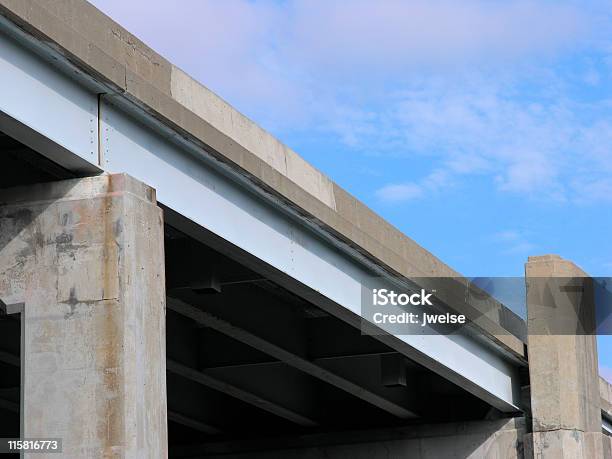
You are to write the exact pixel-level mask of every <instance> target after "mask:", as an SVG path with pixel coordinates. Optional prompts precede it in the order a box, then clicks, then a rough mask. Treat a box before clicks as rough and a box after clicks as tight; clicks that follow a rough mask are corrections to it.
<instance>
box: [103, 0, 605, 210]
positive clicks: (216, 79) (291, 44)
mask: <svg viewBox="0 0 612 459" xmlns="http://www.w3.org/2000/svg"><path fill="white" fill-rule="evenodd" d="M94 3H95V4H97V5H98V6H99V7H102V8H103V9H104V10H106V11H108V12H111V14H112V15H113V16H114V17H115V18H118V19H119V22H121V23H123V24H124V25H125V26H126V27H127V28H128V29H130V30H132V31H134V32H135V33H136V34H137V35H138V36H140V37H141V38H143V39H144V41H145V42H147V43H149V44H151V45H152V47H153V48H155V49H157V50H159V51H160V52H161V53H162V54H164V55H166V56H167V57H168V58H169V59H170V60H172V61H173V62H175V63H177V64H178V65H179V66H181V67H183V68H184V70H186V71H187V72H188V73H190V74H192V75H193V76H194V77H195V78H196V79H198V80H200V81H201V82H203V83H204V84H206V85H208V86H209V87H211V89H213V90H214V91H216V92H218V93H219V94H220V95H221V96H223V97H225V98H227V99H228V100H229V101H230V102H231V103H234V104H235V105H236V106H237V108H239V109H240V110H242V111H244V112H246V114H247V115H249V116H251V117H253V118H254V119H256V120H257V121H258V122H260V123H262V124H263V125H264V126H266V127H268V128H271V129H273V130H274V131H275V132H277V133H286V132H289V131H301V132H308V133H316V134H321V133H323V134H327V135H329V134H331V135H333V136H336V137H337V138H338V139H340V140H341V141H342V142H343V143H344V144H345V145H347V146H348V147H350V148H352V149H353V150H355V151H361V152H364V153H365V152H372V151H373V152H374V153H376V154H379V155H394V156H403V155H411V156H415V155H427V156H428V159H429V161H430V162H431V164H432V166H431V167H432V170H431V172H430V173H429V174H426V175H425V176H424V177H422V178H420V179H419V178H411V181H409V182H408V183H395V184H389V185H387V186H385V187H383V188H381V189H379V190H378V192H377V196H378V197H379V198H380V199H382V200H386V201H394V202H399V201H405V200H409V199H417V198H423V197H425V196H427V195H429V194H432V193H433V194H435V193H441V192H444V191H445V190H448V189H449V187H454V186H457V184H458V183H459V182H460V181H461V179H462V178H466V177H469V176H471V175H475V174H482V175H485V176H487V177H488V178H490V180H491V183H492V184H493V185H495V186H496V187H497V189H498V190H499V191H500V192H505V193H514V194H519V195H527V196H530V197H533V198H536V199H552V200H554V201H556V202H568V201H575V202H581V203H587V202H592V201H599V200H610V199H612V198H611V196H612V193H611V192H610V191H611V190H612V180H610V179H609V178H608V177H607V176H606V175H605V173H606V172H608V173H609V172H612V123H610V122H609V121H608V120H609V119H610V116H611V115H612V101H610V100H604V99H598V100H595V101H594V102H592V101H591V102H588V103H584V102H583V101H581V100H577V99H575V98H574V99H572V97H570V96H572V92H575V89H576V88H571V87H568V85H569V84H576V83H575V82H574V83H572V82H571V81H570V80H571V79H572V78H574V79H575V80H576V81H578V82H579V83H580V84H589V85H591V86H598V87H604V86H605V83H606V81H607V80H606V78H607V77H606V73H605V72H604V71H603V70H601V69H600V68H599V67H597V65H596V62H595V61H592V60H591V61H589V63H588V65H586V68H585V70H584V71H581V72H580V73H579V74H577V75H575V76H572V75H569V76H568V75H566V74H561V73H560V71H556V70H555V69H554V65H553V64H554V62H555V57H556V56H557V55H558V54H559V53H562V52H566V51H568V50H569V51H572V50H576V49H578V48H579V47H580V46H587V45H589V46H590V45H591V44H592V43H591V42H592V41H593V40H594V39H593V36H592V35H593V34H594V33H595V32H591V31H593V30H606V29H607V27H604V25H606V24H607V22H606V21H607V19H605V18H603V19H602V17H603V16H605V15H602V17H596V18H595V19H594V17H593V15H592V14H589V13H588V8H587V7H586V6H585V5H584V4H582V3H578V2H573V1H568V2H548V1H529V0H517V1H508V2H497V1H496V2H491V1H485V0H482V1H477V0H468V1H465V2H456V1H454V0H427V1H426V0H414V1H410V2H406V1H402V0H380V1H377V2H372V1H369V0H352V1H343V0H325V1H323V0H288V1H283V2H276V1H271V0H260V1H247V0H228V1H224V2H219V1H214V0H183V1H182V2H180V7H179V6H178V5H177V3H175V2H145V1H144V0H132V1H129V2H126V1H123V0H94ZM595 23H596V24H597V25H598V27H594V26H593V24H595ZM597 39H598V40H600V42H598V45H597V46H600V47H601V48H605V47H606V46H607V47H608V48H610V50H612V47H611V46H610V40H609V39H607V37H603V38H601V37H597ZM609 54H611V55H612V51H610V52H609ZM611 62H612V59H611ZM572 81H573V80H572ZM585 82H587V83H585ZM393 196H395V197H393Z"/></svg>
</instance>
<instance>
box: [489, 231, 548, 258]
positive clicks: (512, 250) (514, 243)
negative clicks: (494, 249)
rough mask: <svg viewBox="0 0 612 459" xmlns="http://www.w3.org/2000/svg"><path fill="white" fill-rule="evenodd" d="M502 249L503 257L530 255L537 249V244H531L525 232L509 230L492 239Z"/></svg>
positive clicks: (496, 234) (495, 235)
mask: <svg viewBox="0 0 612 459" xmlns="http://www.w3.org/2000/svg"><path fill="white" fill-rule="evenodd" d="M491 239H492V241H493V242H495V243H497V244H499V245H500V247H501V253H502V254H503V255H523V256H524V255H528V254H529V253H530V252H532V251H533V250H534V249H536V248H537V245H536V244H533V243H532V242H529V241H528V240H527V237H526V235H525V233H524V232H523V231H518V230H514V229H508V230H504V231H500V232H498V233H495V234H494V235H493V237H492V238H491Z"/></svg>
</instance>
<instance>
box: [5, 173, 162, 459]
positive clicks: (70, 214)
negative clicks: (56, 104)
mask: <svg viewBox="0 0 612 459" xmlns="http://www.w3.org/2000/svg"><path fill="white" fill-rule="evenodd" d="M0 298H2V300H4V302H5V303H7V304H8V303H18V302H24V303H25V306H24V310H25V311H24V314H23V315H22V319H23V327H22V330H23V332H22V368H23V371H22V374H23V380H22V390H23V391H22V393H23V397H22V419H23V421H22V436H24V437H29V438H31V437H47V438H48V437H60V438H62V439H63V451H64V457H71V458H100V457H125V458H128V457H129V458H153V457H155V458H158V457H166V456H167V427H166V423H167V420H166V374H165V369H166V366H165V282H164V253H163V222H162V213H161V209H160V208H158V207H157V205H156V200H155V192H154V190H153V189H151V188H149V187H148V186H146V185H144V184H142V183H140V182H137V181H136V180H134V179H133V178H131V177H129V176H127V175H104V176H98V177H91V178H84V179H76V180H67V181H62V182H55V183H46V184H38V185H34V186H28V187H23V188H14V189H10V190H3V191H0ZM32 457H34V458H41V457H46V455H41V454H35V455H32ZM48 457H51V458H53V457H57V455H55V454H49V456H48Z"/></svg>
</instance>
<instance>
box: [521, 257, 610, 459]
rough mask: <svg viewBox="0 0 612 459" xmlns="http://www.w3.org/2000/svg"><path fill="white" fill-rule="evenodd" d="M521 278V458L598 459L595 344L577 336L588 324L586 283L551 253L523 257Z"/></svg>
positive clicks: (590, 298)
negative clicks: (524, 380) (528, 427)
mask: <svg viewBox="0 0 612 459" xmlns="http://www.w3.org/2000/svg"><path fill="white" fill-rule="evenodd" d="M526 278H527V320H528V324H527V326H528V332H529V338H528V346H529V379H530V386H531V412H532V418H533V433H532V434H530V435H528V436H527V437H528V438H526V441H525V448H526V456H527V457H534V458H538V459H548V458H550V459H553V458H554V459H559V458H573V459H597V458H603V457H604V456H603V449H602V447H603V438H602V434H601V411H600V410H601V407H600V397H599V376H598V366H597V342H596V337H595V336H594V335H593V334H585V333H584V332H583V331H587V332H588V331H589V330H588V329H589V328H591V327H592V321H593V320H594V302H593V290H592V286H591V284H590V279H589V277H588V275H587V274H586V273H584V272H583V271H582V270H581V269H580V268H578V267H577V266H576V265H574V264H573V263H572V262H570V261H567V260H564V259H562V258H561V257H559V256H556V255H545V256H540V257H529V261H528V263H527V264H526ZM571 330H575V331H576V332H573V333H572V332H571ZM591 330H592V328H591Z"/></svg>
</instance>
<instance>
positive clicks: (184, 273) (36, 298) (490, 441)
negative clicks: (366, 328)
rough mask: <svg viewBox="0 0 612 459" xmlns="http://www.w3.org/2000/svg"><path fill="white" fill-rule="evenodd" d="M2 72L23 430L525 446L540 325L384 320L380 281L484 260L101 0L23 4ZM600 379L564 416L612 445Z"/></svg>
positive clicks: (106, 442) (11, 308)
mask: <svg viewBox="0 0 612 459" xmlns="http://www.w3.org/2000/svg"><path fill="white" fill-rule="evenodd" d="M0 83H2V84H0V131H1V132H2V134H1V135H0V152H1V153H2V155H1V156H0V188H2V190H1V191H0V230H1V232H0V241H1V242H0V266H2V270H1V271H2V273H1V274H0V299H1V300H2V302H3V304H4V307H3V309H4V315H3V316H2V320H1V321H0V327H2V331H3V333H2V334H1V335H0V361H1V364H2V372H0V374H1V375H0V381H1V383H2V387H1V388H0V390H1V391H2V392H1V393H0V409H3V410H4V411H5V412H6V413H7V415H6V416H4V417H3V418H2V421H0V424H1V427H2V429H3V432H5V434H4V435H2V436H5V437H9V436H19V435H21V436H22V437H61V438H63V439H64V444H63V448H64V454H65V455H66V457H102V456H108V457H115V456H117V457H165V456H166V455H167V454H168V451H169V453H170V456H173V457H211V456H213V457H216V456H223V457H225V456H226V455H229V456H230V457H234V456H235V457H243V456H244V455H247V456H255V455H260V456H261V457H270V456H276V457H291V455H295V456H296V457H297V456H300V455H303V454H305V455H308V454H310V455H313V454H314V455H315V456H316V455H320V454H323V449H324V454H327V455H331V456H332V457H335V456H338V457H341V455H343V454H357V455H358V457H376V456H381V457H384V454H386V453H385V451H393V454H392V455H393V457H395V456H397V457H400V455H401V456H402V457H453V456H451V454H454V455H455V456H454V457H523V456H522V455H523V442H524V440H523V439H524V435H525V434H526V433H527V432H529V431H531V430H532V427H531V425H530V415H531V408H530V402H531V403H533V400H534V394H533V390H532V391H531V394H530V392H529V388H530V386H533V375H534V374H537V371H535V372H534V371H533V368H532V371H531V380H530V376H529V371H528V370H529V369H528V361H527V350H526V349H527V348H526V342H525V336H526V325H525V323H524V322H521V320H520V319H519V318H517V317H516V316H515V315H513V314H512V313H511V312H510V311H509V310H508V309H507V308H505V307H504V306H503V305H502V304H499V303H497V302H496V301H494V300H493V299H489V300H487V302H486V310H481V309H479V308H482V307H483V305H482V303H478V304H471V303H470V302H469V301H465V300H464V301H458V302H456V303H455V304H453V305H452V307H453V308H454V309H455V310H458V311H460V312H463V313H465V314H466V315H467V316H468V318H472V319H474V320H476V319H478V320H477V321H476V323H475V324H474V325H472V326H471V327H467V328H466V329H465V330H463V331H462V333H456V334H435V333H428V334H407V335H400V336H394V335H392V334H388V333H383V332H381V333H377V334H373V335H364V334H362V333H361V295H362V290H363V289H364V288H366V289H367V288H370V287H371V279H372V278H373V276H376V278H377V279H378V282H381V283H382V285H388V286H405V287H407V288H412V287H414V285H417V284H419V285H420V284H421V283H422V279H425V278H440V277H454V278H460V275H459V274H458V273H456V272H455V271H454V270H452V269H451V268H450V267H448V266H447V265H445V264H444V263H443V262H442V261H441V260H439V259H438V258H436V257H435V256H433V255H432V254H430V253H429V252H427V251H426V250H425V249H423V248H422V247H420V246H419V245H417V244H416V243H415V242H414V241H412V240H411V239H409V238H408V237H407V236H405V235H404V234H402V233H401V232H399V231H398V230H397V229H395V228H394V227H392V226H391V225H390V224H389V223H387V222H385V221H384V220H383V219H381V218H380V217H378V216H377V215H376V214H374V213H373V212H372V211H371V210H369V209H368V208H367V207H365V206H364V205H363V204H361V203H360V202H359V201H358V200H356V199H355V198H354V197H352V196H351V195H350V194H349V193H347V192H346V191H345V190H343V189H341V188H340V187H339V186H338V185H336V184H335V183H333V182H332V181H331V180H330V179H328V178H327V177H325V176H324V175H323V174H321V173H320V172H319V171H317V170H316V169H315V168H313V167H312V166H310V165H309V164H308V163H306V162H305V161H304V160H303V159H302V158H300V157H299V156H298V155H297V154H296V153H295V152H293V151H291V150H290V149H288V148H287V147H286V146H284V145H283V144H281V143H280V142H279V141H277V140H276V139H275V138H273V137H272V136H271V135H269V134H268V133H266V132H265V131H263V130H262V129H261V128H259V127H258V126H257V125H255V124H254V123H252V122H251V121H250V120H248V119H247V118H245V117H244V116H243V115H241V114H240V113H238V112H237V111H236V110H234V109H233V108H232V107H230V106H229V105H228V104H227V103H225V102H224V101H223V100H221V99H220V98H218V97H217V96H216V95H214V94H213V93H211V92H210V91H209V90H207V89H206V88H205V87H203V86H201V85H200V84H199V83H197V82H196V81H194V80H193V79H191V78H190V77H189V76H188V75H186V74H185V73H184V72H183V71H181V70H180V69H178V68H177V67H175V66H174V65H172V64H171V63H169V62H168V61H166V60H165V59H164V58H162V57H161V56H159V55H158V54H157V53H155V52H154V51H153V50H151V49H150V48H148V47H147V46H146V45H144V44H143V43H142V42H140V41H139V40H138V39H137V38H136V37H134V36H133V35H131V34H130V33H129V32H128V31H126V30H124V29H123V28H121V27H120V26H119V25H117V24H116V23H114V22H113V21H111V20H110V19H108V18H107V17H106V16H104V15H103V14H102V13H100V12H99V11H97V10H96V9H95V8H93V7H92V6H91V5H89V4H87V3H86V2H83V1H77V0H75V1H66V2H41V1H36V0H22V1H10V0H0ZM537 261H538V260H534V262H537ZM540 261H541V260H540ZM552 263H561V264H563V263H566V262H564V261H562V260H559V261H554V262H552ZM538 266H543V265H538ZM564 266H565V265H564ZM485 313H486V314H485ZM483 314H485V317H482V315H483ZM579 339H582V340H584V341H585V343H582V344H580V346H578V345H575V344H574V348H575V352H576V353H577V354H581V353H584V352H586V353H587V355H589V356H590V359H591V366H590V367H589V368H590V370H589V371H591V370H593V361H592V356H593V355H595V356H596V348H595V345H594V339H592V337H581V338H579ZM549 344H550V343H548V344H547V346H548V345H549ZM557 346H567V343H566V342H563V343H560V344H559V343H558V344H557ZM555 349H556V348H555ZM578 350H579V351H580V352H579V351H578ZM569 352H570V353H571V352H572V351H571V349H570V350H569ZM542 355H543V356H544V355H546V352H545V351H544V350H543V351H542ZM581 359H582V357H580V359H579V360H580V362H577V363H576V366H577V368H583V363H582V360H581ZM532 360H533V359H532ZM595 362H596V360H595ZM532 367H533V365H532ZM593 371H596V367H595V370H593ZM388 372H391V373H392V374H393V373H397V374H401V376H402V377H401V378H399V379H401V381H399V379H398V381H399V382H397V381H396V382H391V383H389V382H388V381H385V380H384V378H382V377H381V374H382V373H385V374H387V373H388ZM593 381H595V383H593ZM593 384H595V386H593ZM597 384H598V380H597V375H596V374H595V376H594V377H593V378H591V379H590V380H589V379H588V378H587V379H585V380H584V381H582V382H581V385H579V388H578V389H575V391H574V392H576V393H577V394H578V395H577V396H579V398H580V400H582V401H581V403H582V405H581V406H584V407H588V406H591V405H593V406H595V405H597V406H596V409H594V411H593V409H586V408H585V409H582V410H580V411H581V412H584V413H585V414H584V416H583V417H584V419H582V418H580V419H578V420H576V419H574V418H572V419H574V421H575V422H574V424H575V425H574V424H572V423H570V424H564V423H563V422H561V421H559V426H560V427H559V429H560V431H563V432H564V431H568V432H573V433H576V432H581V434H578V437H580V439H579V440H576V441H577V442H578V443H579V444H580V446H579V448H583V447H584V448H587V446H584V445H587V444H588V445H589V446H588V447H589V448H595V449H591V450H589V451H598V452H597V454H600V453H601V457H604V456H603V454H605V451H604V449H603V448H605V447H608V448H609V441H608V440H607V438H606V437H601V433H600V432H601V426H602V418H601V410H602V409H603V410H604V414H605V416H604V418H603V424H604V429H605V426H606V425H607V424H606V422H607V421H606V419H608V418H607V417H606V416H608V414H609V410H608V411H606V406H608V405H605V403H604V402H605V400H609V398H607V399H606V397H607V395H606V394H608V393H609V391H607V389H606V390H604V389H605V387H606V386H605V385H603V383H602V386H601V387H602V392H601V394H600V393H599V392H597V391H598V390H599V387H598V386H597ZM573 387H574V388H575V387H576V386H575V385H574V386H573ZM593 387H595V389H596V392H597V393H596V394H595V395H594V392H593V390H594V389H593ZM600 396H601V397H603V398H601V399H600ZM602 400H603V401H602ZM591 408H592V407H591ZM593 412H595V413H596V414H595V415H593V414H592V413H593ZM8 413H12V415H10V414H8ZM606 413H608V414H606ZM560 416H561V415H560ZM597 416H599V417H598V418H597ZM552 417H555V416H552ZM570 417H571V416H570ZM557 418H559V417H558V416H557V417H556V418H555V419H557ZM561 418H563V416H561ZM572 422H573V421H572ZM593 422H595V424H596V427H593ZM608 425H609V424H608ZM549 427H550V426H549ZM547 429H548V428H547ZM545 430H546V429H545ZM548 430H552V431H555V432H556V431H557V430H558V429H555V428H552V429H548ZM548 430H547V431H548ZM536 433H537V428H536V429H535V431H534V435H535V437H534V440H533V442H532V443H533V444H534V445H535V448H536V449H537V448H538V444H539V443H538V441H539V440H538V438H539V437H537V435H536ZM591 433H593V435H590V434H591ZM582 434H584V435H583V437H584V438H583V437H581V436H580V435H582ZM587 434H589V435H590V436H589V435H587ZM595 434H597V436H595ZM542 435H543V436H544V437H546V435H548V434H546V433H543V434H542ZM555 435H556V433H555ZM574 437H576V435H574ZM587 437H588V438H589V439H590V440H588V441H587V439H586V438H587ZM600 437H601V438H600ZM563 438H565V437H563ZM593 439H595V440H593ZM545 440H546V441H545V443H546V442H548V443H550V438H548V437H546V439H545ZM563 441H564V440H563ZM560 442H561V443H562V441H561V440H560ZM606 442H607V443H606ZM561 443H559V444H561ZM334 445H335V446H334ZM595 445H599V446H595ZM313 448H315V449H314V450H313ZM316 448H319V449H316ZM320 448H323V449H320ZM281 450H282V452H279V451H281ZM313 451H315V452H314V453H313ZM585 451H586V449H585ZM359 455H361V456H359ZM52 457H53V456H52ZM258 457H259V456H258ZM547 457H553V456H547ZM567 457H573V456H567ZM576 457H578V456H576ZM581 457H582V456H581ZM584 457H587V456H584ZM592 457H596V456H592Z"/></svg>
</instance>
